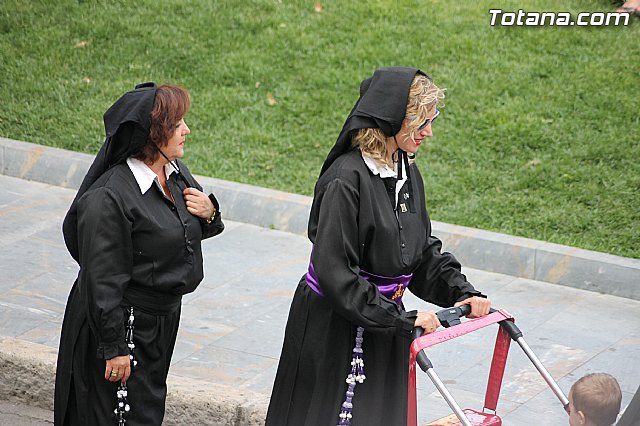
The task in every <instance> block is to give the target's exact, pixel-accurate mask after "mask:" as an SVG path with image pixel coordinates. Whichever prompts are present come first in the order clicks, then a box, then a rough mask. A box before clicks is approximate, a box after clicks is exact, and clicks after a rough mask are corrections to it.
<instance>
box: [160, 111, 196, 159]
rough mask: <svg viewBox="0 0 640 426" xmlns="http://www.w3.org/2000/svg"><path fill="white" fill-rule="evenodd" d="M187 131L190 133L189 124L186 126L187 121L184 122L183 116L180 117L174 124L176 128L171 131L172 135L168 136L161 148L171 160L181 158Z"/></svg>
mask: <svg viewBox="0 0 640 426" xmlns="http://www.w3.org/2000/svg"><path fill="white" fill-rule="evenodd" d="M189 133H191V130H190V129H189V126H187V123H185V121H184V118H182V119H181V120H180V121H179V122H178V124H176V129H175V131H174V132H173V136H171V138H169V141H168V142H167V146H166V147H165V148H164V149H163V150H162V151H163V152H164V153H165V155H166V156H167V157H168V158H169V159H170V160H172V161H173V160H175V159H176V158H182V156H183V155H184V143H185V141H186V136H187V135H188V134H189Z"/></svg>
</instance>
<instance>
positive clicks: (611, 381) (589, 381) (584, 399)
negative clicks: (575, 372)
mask: <svg viewBox="0 0 640 426" xmlns="http://www.w3.org/2000/svg"><path fill="white" fill-rule="evenodd" d="M621 402H622V393H621V392H620V385H618V381H617V380H616V379H615V378H614V377H613V376H611V375H609V374H606V373H593V374H587V375H586V376H584V377H582V378H581V379H579V380H578V381H577V382H575V383H574V384H573V386H571V390H570V391H569V409H570V414H569V425H570V426H611V425H612V424H613V423H614V422H615V421H616V417H617V416H618V413H619V412H620V404H621Z"/></svg>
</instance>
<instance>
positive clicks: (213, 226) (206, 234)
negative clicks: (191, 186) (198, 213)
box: [200, 189, 224, 240]
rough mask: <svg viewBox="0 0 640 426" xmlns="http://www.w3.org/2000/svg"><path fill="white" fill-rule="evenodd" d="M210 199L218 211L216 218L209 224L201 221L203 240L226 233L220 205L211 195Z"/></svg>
mask: <svg viewBox="0 0 640 426" xmlns="http://www.w3.org/2000/svg"><path fill="white" fill-rule="evenodd" d="M200 191H202V189H200ZM209 199H210V200H211V202H212V203H213V207H215V209H216V213H215V217H214V218H213V220H212V221H211V222H209V223H207V221H206V220H204V219H200V226H201V227H202V239H203V240H204V239H205V238H210V237H215V236H216V235H218V234H220V233H221V232H222V231H224V223H222V212H221V211H220V204H219V203H218V200H217V199H216V196H215V195H213V194H209Z"/></svg>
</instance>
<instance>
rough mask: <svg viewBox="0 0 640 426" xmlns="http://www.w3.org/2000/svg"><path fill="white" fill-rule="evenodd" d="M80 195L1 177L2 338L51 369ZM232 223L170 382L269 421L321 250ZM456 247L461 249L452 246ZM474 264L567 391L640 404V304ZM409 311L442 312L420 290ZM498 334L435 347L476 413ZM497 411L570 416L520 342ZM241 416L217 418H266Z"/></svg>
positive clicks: (474, 276)
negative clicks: (588, 377)
mask: <svg viewBox="0 0 640 426" xmlns="http://www.w3.org/2000/svg"><path fill="white" fill-rule="evenodd" d="M74 194H75V190H71V189H65V188H61V187H58V186H52V185H46V184H42V183H37V182H32V181H26V180H22V179H17V178H13V177H8V176H3V175H0V253H2V254H1V255H0V268H1V269H2V271H3V273H2V274H1V276H0V339H2V338H6V339H5V340H4V341H5V342H17V343H20V342H23V343H24V344H25V345H26V346H25V347H29V348H31V347H34V348H38V347H41V348H46V349H47V350H48V351H49V352H48V355H47V357H48V358H47V361H46V362H44V365H45V366H47V365H51V363H52V362H53V361H52V360H53V359H54V358H55V357H54V355H53V352H55V350H56V349H57V345H58V339H59V333H60V325H61V321H62V314H63V312H64V305H65V302H66V298H67V296H68V292H69V289H70V287H71V284H72V283H73V280H74V279H75V276H76V274H77V270H78V268H77V265H76V264H75V262H74V261H73V259H71V257H70V256H69V255H68V253H67V251H66V249H65V247H64V243H63V240H62V235H61V231H60V229H61V223H62V218H63V217H64V214H65V212H66V209H67V208H68V206H69V204H70V203H71V200H72V199H73V196H74ZM225 223H226V225H227V229H226V230H225V232H224V233H223V234H221V235H220V236H218V237H215V238H213V239H211V240H208V241H205V242H204V243H203V249H204V262H205V279H204V281H203V282H202V284H201V285H200V287H199V288H198V289H197V290H196V291H195V292H194V293H193V294H190V295H187V296H185V297H184V300H183V313H182V320H181V326H180V331H179V334H178V342H177V345H176V351H175V354H174V357H173V362H172V367H171V373H170V390H171V389H177V388H179V389H181V390H182V391H184V394H182V395H183V398H182V399H179V398H175V399H172V400H171V401H170V402H169V403H168V411H171V412H172V413H174V412H178V413H182V412H183V411H180V410H182V409H183V408H181V407H183V405H180V404H182V403H183V402H184V401H190V402H189V403H188V404H187V403H184V406H185V407H186V406H189V405H191V406H192V407H194V409H199V410H204V409H205V408H202V407H201V406H200V405H197V404H195V403H194V402H193V401H195V400H197V401H202V398H200V399H197V398H196V397H197V396H198V395H205V394H206V398H208V401H210V402H211V403H212V404H213V402H215V401H218V402H219V401H224V400H225V398H227V399H229V398H230V397H231V396H233V398H231V399H233V401H234V402H233V403H238V401H241V402H240V405H241V406H243V407H245V408H247V410H248V412H250V411H251V410H253V411H252V412H253V413H254V414H255V416H254V417H255V418H258V417H260V415H263V414H264V409H265V407H266V403H267V401H268V396H269V394H270V390H271V385H272V382H273V377H274V375H275V369H276V366H277V360H278V357H279V354H280V348H281V344H282V338H283V334H284V326H285V322H286V319H287V314H288V308H289V304H290V301H291V297H292V295H293V292H294V290H295V288H296V285H297V282H298V280H299V278H300V276H301V275H302V274H303V273H304V272H305V271H306V268H307V263H308V259H309V253H310V250H311V246H310V243H309V241H308V240H307V239H306V237H304V236H303V235H298V234H292V233H288V232H283V231H278V230H273V229H269V228H264V227H259V226H255V225H251V224H247V223H241V222H236V221H230V220H225ZM445 248H446V249H448V250H451V251H453V252H454V253H455V250H453V249H452V248H451V247H448V246H447V245H446V244H445ZM464 272H465V273H466V274H467V276H468V278H469V280H470V281H471V282H472V283H474V284H475V285H476V287H478V288H479V289H480V290H482V291H483V292H485V293H487V294H489V296H490V297H491V299H492V301H493V304H494V306H496V307H500V308H503V309H506V310H507V311H509V312H510V313H511V314H513V315H514V317H515V318H516V322H517V324H518V325H519V327H520V328H521V329H522V331H523V332H524V336H525V339H526V340H527V342H528V343H529V345H530V346H531V348H532V349H533V350H534V352H535V353H536V354H537V355H538V356H539V357H540V359H541V360H542V362H543V364H544V365H545V366H546V367H547V369H548V370H549V371H550V372H551V374H552V375H553V376H554V377H555V378H556V379H557V380H558V382H559V384H560V386H561V388H562V389H563V390H564V391H565V392H568V390H569V387H570V386H571V384H572V383H573V382H574V381H575V380H577V379H578V378H579V377H581V376H582V375H583V374H586V373H588V372H596V371H605V372H609V373H611V374H613V375H614V376H616V377H617V378H618V380H619V381H620V384H621V386H622V389H623V395H624V400H623V404H626V403H627V402H628V401H629V400H630V399H631V397H632V395H633V393H634V392H635V391H636V389H637V388H638V385H639V384H640V369H638V368H636V366H637V365H638V362H639V361H640V344H639V343H640V301H637V300H633V299H628V298H621V297H616V296H611V295H604V294H599V293H594V292H590V291H585V290H581V289H577V288H572V287H567V286H561V285H556V284H550V283H547V282H542V281H537V280H532V279H527V278H520V277H516V276H510V275H505V274H501V273H496V272H487V271H482V270H478V269H471V268H466V269H465V270H464ZM406 305H407V307H408V308H409V309H421V310H424V309H434V307H433V306H431V305H429V304H427V303H425V302H422V301H420V300H418V299H417V298H415V297H413V296H412V295H410V294H408V295H407V296H406ZM495 333H496V329H492V328H488V329H483V330H480V331H478V332H476V333H472V334H469V335H467V336H464V337H461V338H459V339H455V340H453V341H451V342H447V343H445V344H442V345H439V346H436V347H434V348H430V349H429V350H428V351H429V355H430V358H431V360H432V361H433V363H434V366H435V370H436V372H437V373H438V374H439V376H440V378H441V379H443V381H444V382H445V384H447V386H448V388H449V390H450V392H451V393H452V394H453V395H454V397H456V398H457V399H458V402H460V404H461V405H463V406H465V407H466V406H468V407H470V408H475V409H480V408H482V401H483V398H484V388H485V386H486V378H487V375H488V371H489V363H490V357H491V354H492V350H493V342H494V339H495ZM28 345H35V346H28ZM0 346H6V345H0ZM5 349H6V348H5V347H2V348H1V349H0V355H2V352H3V351H5ZM36 352H37V351H36ZM49 368H50V367H49ZM25 374H28V371H27V373H25ZM14 382H19V383H22V382H24V381H21V380H14ZM52 382H53V379H52V378H51V379H50V382H48V383H46V384H44V385H43V386H45V387H46V386H49V388H50V389H52ZM190 389H191V391H192V393H196V391H195V389H198V391H197V392H198V395H196V396H193V395H191V394H190V393H189V392H190ZM22 392H24V391H23V390H22ZM207 392H208V393H207ZM231 393H233V394H234V395H230V394H231ZM51 395H52V394H51ZM51 395H49V399H47V398H46V397H45V398H42V397H40V399H38V398H35V397H34V398H32V399H30V400H29V404H32V405H33V404H37V405H38V406H41V407H45V408H50V403H51ZM418 395H419V418H420V421H421V422H423V423H424V422H426V421H428V420H433V419H435V418H438V417H441V416H444V415H445V414H448V413H449V409H448V407H447V406H446V404H445V403H444V401H443V399H442V397H441V396H440V395H439V394H438V393H437V392H436V390H435V388H434V387H433V385H432V384H431V383H430V381H429V380H428V378H427V377H426V375H424V374H420V372H419V374H418ZM20 396H21V390H20V389H15V388H11V387H10V386H7V385H6V384H5V386H4V387H0V400H1V399H5V400H6V399H11V400H19V399H20ZM191 397H193V398H195V399H193V398H192V399H189V398H191ZM181 401H182V402H181ZM198 404H200V402H198ZM207 409H208V408H207ZM498 412H499V413H500V414H501V415H502V417H503V420H504V422H505V423H506V424H513V425H542V424H544V425H564V424H567V423H568V422H567V416H566V414H565V413H564V411H563V409H562V407H561V406H560V404H559V403H558V401H557V400H556V398H555V396H554V395H553V393H552V392H551V390H549V389H548V388H547V386H546V384H545V383H544V381H543V380H542V378H541V377H540V376H539V375H538V373H537V371H536V370H535V369H534V368H533V366H532V365H531V363H530V362H529V360H528V359H527V358H526V357H525V356H524V354H523V353H522V352H521V350H520V348H519V347H518V345H516V344H512V346H511V351H510V355H509V361H508V363H507V370H506V372H505V379H504V384H503V390H502V394H501V399H500V402H499V405H498ZM172 415H173V414H172ZM221 418H222V417H221ZM255 418H254V420H255ZM229 419H230V420H224V421H219V422H218V423H210V424H259V421H254V420H251V422H250V421H249V420H246V422H245V421H239V420H238V419H237V417H236V418H234V419H231V417H229ZM225 422H226V423H225ZM234 422H235V423H234ZM203 424H204V423H203Z"/></svg>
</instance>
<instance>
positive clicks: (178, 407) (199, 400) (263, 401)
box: [0, 336, 268, 426]
mask: <svg viewBox="0 0 640 426" xmlns="http://www.w3.org/2000/svg"><path fill="white" fill-rule="evenodd" d="M56 354H57V352H56V350H55V349H54V348H51V347H49V346H45V345H40V344H37V343H31V342H27V341H24V340H20V339H16V338H12V337H1V336H0V365H2V367H3V368H1V369H0V400H5V401H14V402H19V403H24V404H27V405H29V406H32V407H40V408H44V409H46V410H53V392H54V382H55V370H56V356H57V355H56ZM167 387H168V393H167V403H166V409H165V417H164V422H165V423H166V424H171V425H213V426H237V425H243V426H244V425H247V426H259V425H262V424H264V417H265V413H266V411H267V404H268V396H267V395H264V394H259V393H255V392H252V391H248V390H242V389H235V388H233V389H232V388H229V387H227V386H221V385H217V384H213V383H208V382H204V381H200V380H196V379H191V378H189V379H184V378H181V377H179V376H175V375H172V374H169V378H168V380H167ZM132 409H135V407H132Z"/></svg>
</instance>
